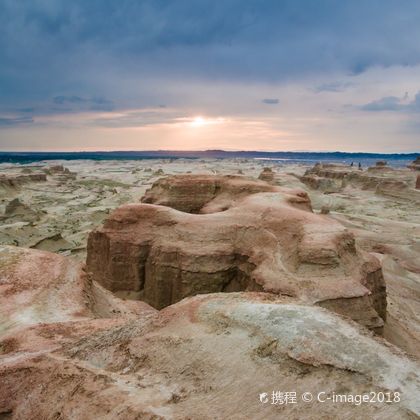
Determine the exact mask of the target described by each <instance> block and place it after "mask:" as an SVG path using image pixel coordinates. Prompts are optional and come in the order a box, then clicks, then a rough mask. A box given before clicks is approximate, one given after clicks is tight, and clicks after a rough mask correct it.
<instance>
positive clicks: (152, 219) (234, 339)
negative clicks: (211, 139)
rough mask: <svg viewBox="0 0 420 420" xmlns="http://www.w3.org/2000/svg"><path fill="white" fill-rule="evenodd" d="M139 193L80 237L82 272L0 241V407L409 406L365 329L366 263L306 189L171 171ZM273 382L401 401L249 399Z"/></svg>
mask: <svg viewBox="0 0 420 420" xmlns="http://www.w3.org/2000/svg"><path fill="white" fill-rule="evenodd" d="M143 201H144V203H141V204H132V205H125V206H123V207H121V208H119V209H117V210H116V211H115V212H114V213H113V214H111V215H110V216H109V218H108V220H107V221H106V222H105V224H104V226H103V227H102V228H100V229H97V230H96V231H94V232H92V233H91V236H90V238H89V250H88V252H89V253H88V261H87V266H86V268H84V267H83V266H81V265H79V264H77V263H75V262H74V261H73V260H71V259H68V258H65V257H63V256H59V255H56V254H52V253H48V252H44V251H38V250H29V249H24V248H18V247H9V246H2V247H0V261H1V264H0V305H1V306H0V308H1V312H0V314H1V317H0V378H1V386H0V417H2V418H16V419H29V418H34V419H38V418H45V419H97V418H101V419H187V418H189V419H214V418H232V419H248V418H253V419H276V418H279V415H282V416H285V418H300V419H314V418H389V419H394V418H398V419H411V418H416V417H417V416H419V415H420V402H419V400H418V398H417V396H418V394H419V390H420V378H419V375H418V372H419V366H418V364H417V363H416V362H414V361H413V360H411V359H410V358H409V357H408V356H406V354H405V353H404V352H402V351H401V350H399V349H398V348H397V347H395V346H393V345H391V344H389V343H388V342H386V341H385V340H384V339H382V338H381V337H380V336H378V335H375V334H374V333H372V332H371V331H369V330H368V329H366V328H365V326H367V327H369V328H371V329H374V330H375V331H380V329H381V325H382V322H383V318H384V316H385V297H386V296H385V287H384V283H383V279H382V274H381V267H380V264H379V263H378V261H377V260H376V259H375V258H374V257H372V256H370V255H369V254H368V253H365V252H362V251H361V250H360V249H358V247H357V246H355V243H354V238H353V236H352V235H350V234H349V233H348V232H347V231H346V230H345V229H344V228H343V227H342V226H341V225H340V224H338V223H336V222H334V221H333V220H330V219H329V218H328V216H326V215H317V214H314V213H312V211H311V205H310V201H309V199H308V197H307V195H306V194H305V193H303V192H301V191H297V190H287V189H283V188H279V187H274V186H271V185H269V184H266V183H265V182H262V181H253V180H249V179H246V178H243V177H209V176H202V177H201V176H176V177H167V178H164V179H162V180H159V181H158V182H157V183H155V185H154V186H153V187H152V188H151V190H150V191H148V193H147V194H146V196H145V197H144V200H143ZM103 286H105V287H103ZM107 289H109V290H107ZM111 291H113V292H114V293H111ZM223 292H230V293H223ZM203 293H206V294H203ZM118 294H122V295H124V294H131V297H136V298H137V299H139V300H123V299H120V298H119V297H118V296H117V295H118ZM192 295H195V296H192ZM181 299H182V300H181ZM146 302H149V303H150V304H152V306H155V308H154V307H152V306H150V305H149V304H148V303H146ZM321 306H324V307H321ZM156 308H159V309H160V308H163V309H161V310H158V309H156ZM351 318H353V319H354V321H353V320H352V319H351ZM355 321H356V322H355ZM273 390H281V391H294V392H296V393H297V395H298V396H301V395H302V394H303V393H304V392H311V393H312V394H313V395H315V396H316V395H317V393H318V392H320V391H326V392H331V391H334V390H335V391H337V390H339V391H340V390H341V391H342V392H343V393H352V394H362V393H366V392H392V393H394V392H398V393H399V398H400V401H399V402H395V403H388V404H384V403H380V402H373V403H370V404H363V405H355V404H321V403H318V402H316V401H314V402H311V403H302V402H301V401H299V403H296V404H289V405H287V406H276V405H272V404H263V403H261V402H260V399H259V396H260V394H263V393H267V394H268V396H270V393H271V392H272V391H273ZM392 395H394V394H392Z"/></svg>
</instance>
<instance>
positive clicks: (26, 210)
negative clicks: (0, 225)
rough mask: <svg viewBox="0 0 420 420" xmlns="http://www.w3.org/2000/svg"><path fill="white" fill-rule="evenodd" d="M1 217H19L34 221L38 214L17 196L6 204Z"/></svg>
mask: <svg viewBox="0 0 420 420" xmlns="http://www.w3.org/2000/svg"><path fill="white" fill-rule="evenodd" d="M2 218H6V219H8V218H19V219H21V220H25V221H34V220H38V219H39V215H38V213H37V212H36V211H34V210H32V209H31V208H30V207H29V206H27V205H26V204H25V203H22V202H21V201H20V200H19V198H14V199H13V200H11V201H9V202H8V203H7V204H6V208H5V211H4V216H3V217H2Z"/></svg>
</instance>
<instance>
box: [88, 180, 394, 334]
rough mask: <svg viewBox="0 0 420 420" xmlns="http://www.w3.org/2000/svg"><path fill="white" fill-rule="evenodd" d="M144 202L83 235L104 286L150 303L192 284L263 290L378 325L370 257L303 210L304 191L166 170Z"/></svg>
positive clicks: (374, 264)
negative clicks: (165, 173)
mask: <svg viewBox="0 0 420 420" xmlns="http://www.w3.org/2000/svg"><path fill="white" fill-rule="evenodd" d="M144 201H146V202H148V203H156V204H130V205H125V206H122V207H120V208H119V209H117V210H116V211H114V213H112V214H111V216H110V217H109V218H108V219H107V220H106V222H105V224H104V226H103V227H102V228H100V229H97V230H95V231H93V232H92V233H91V234H90V236H89V241H88V257H87V269H88V271H89V273H90V275H91V276H92V278H93V279H94V280H95V281H97V282H99V283H101V284H102V285H103V286H105V287H106V288H107V289H109V290H111V291H113V292H115V293H117V294H119V295H124V294H130V295H131V296H133V292H135V293H136V297H137V298H139V299H142V300H144V301H146V302H147V303H149V304H151V305H152V306H154V307H156V308H159V309H160V308H163V307H165V306H168V305H171V304H173V303H175V302H177V301H179V300H181V299H183V298H184V297H186V296H191V295H196V294H201V293H215V292H222V291H224V292H234V291H241V290H248V291H252V290H254V291H264V292H269V293H273V294H278V295H288V296H293V297H295V298H297V299H298V300H299V301H301V302H305V303H309V304H319V305H324V306H328V307H330V308H332V309H333V310H335V311H337V312H339V313H343V314H345V315H347V316H350V317H352V318H354V319H356V320H357V321H359V322H360V323H362V324H364V325H366V326H368V327H370V328H373V329H378V330H380V328H381V326H382V325H383V319H385V313H386V293H385V284H384V282H383V278H382V272H381V267H380V264H379V262H378V260H377V259H376V258H374V257H372V256H371V255H370V254H368V253H365V252H362V251H360V250H359V249H358V248H357V247H356V246H355V241H354V237H353V235H352V234H350V233H349V232H348V231H347V230H346V229H345V228H344V227H343V226H341V225H340V224H339V223H337V222H334V221H333V220H331V219H329V218H328V217H327V216H322V215H318V214H314V213H312V210H311V204H310V200H309V198H308V196H307V194H306V193H304V192H303V191H299V190H290V189H285V188H280V187H275V186H272V185H269V184H267V183H265V182H262V181H255V180H250V179H247V178H244V177H238V176H196V175H190V176H173V177H168V178H165V179H163V180H159V181H158V182H157V183H156V184H154V186H153V187H152V188H151V190H150V191H148V192H147V193H146V196H145V198H144ZM157 204H159V205H157ZM191 213H200V214H191ZM355 307H356V308H357V310H356V311H355V310H354V308H355Z"/></svg>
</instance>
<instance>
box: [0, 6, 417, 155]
mask: <svg viewBox="0 0 420 420" xmlns="http://www.w3.org/2000/svg"><path fill="white" fill-rule="evenodd" d="M419 22H420V2H419V1H416V0H405V1H404V0H400V1H391V0H382V1H376V0H365V1H360V0H352V1H350V0H342V1H339V0H336V1H332V0H317V1H313V0H293V1H287V0H277V1H274V0H272V1H264V0H259V1H247V0H241V1H237V0H230V1H229V0H225V1H223V2H222V1H214V0H213V1H211V0H194V1H193V0H189V1H187V0H173V1H164V0H153V1H152V0H149V1H143V0H137V1H134V0H119V1H110V0H89V1H86V0H84V1H82V0H72V1H61V0H30V1H29V0H20V1H16V0H0V149H2V150H105V149H106V150H110V149H111V150H112V149H118V150H122V149H126V150H133V149H137V150H139V149H142V150H145V149H161V148H162V149H204V148H213V147H217V148H224V149H235V150H237V149H247V150H251V149H252V150H345V151H381V152H398V151H401V152H404V151H407V152H408V151H419V149H420V147H419V144H420V23H419Z"/></svg>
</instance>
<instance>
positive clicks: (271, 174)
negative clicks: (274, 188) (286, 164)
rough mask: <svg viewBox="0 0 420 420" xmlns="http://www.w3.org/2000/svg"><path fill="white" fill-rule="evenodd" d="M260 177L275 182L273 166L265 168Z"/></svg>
mask: <svg viewBox="0 0 420 420" xmlns="http://www.w3.org/2000/svg"><path fill="white" fill-rule="evenodd" d="M258 179H261V181H265V182H273V181H274V172H273V170H272V169H271V168H264V169H263V170H262V172H261V173H260V175H259V177H258Z"/></svg>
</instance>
